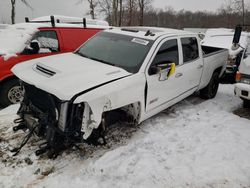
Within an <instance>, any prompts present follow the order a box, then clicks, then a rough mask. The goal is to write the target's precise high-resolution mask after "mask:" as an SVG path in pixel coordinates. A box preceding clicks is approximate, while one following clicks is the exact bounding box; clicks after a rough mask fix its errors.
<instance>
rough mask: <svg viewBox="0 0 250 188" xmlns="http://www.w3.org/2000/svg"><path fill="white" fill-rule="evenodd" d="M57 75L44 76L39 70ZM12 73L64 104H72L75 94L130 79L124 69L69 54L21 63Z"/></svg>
mask: <svg viewBox="0 0 250 188" xmlns="http://www.w3.org/2000/svg"><path fill="white" fill-rule="evenodd" d="M37 65H38V66H40V67H42V68H45V69H47V70H49V71H52V72H54V73H55V74H54V75H53V76H48V75H45V74H44V73H42V72H40V71H39V70H38V69H37V68H36V67H37ZM12 72H13V73H14V74H15V75H16V76H17V77H18V78H20V79H21V80H23V81H24V82H26V83H29V84H31V85H35V86H36V87H37V88H40V89H42V90H44V91H47V92H49V93H51V94H53V95H55V96H57V97H58V98H59V99H61V100H70V99H71V98H72V97H73V96H74V95H75V94H77V93H80V92H82V91H85V90H87V89H89V88H92V87H95V86H97V85H100V84H103V83H106V82H108V81H111V80H114V79H118V78H121V77H124V76H128V75H130V74H131V73H128V72H127V71H125V70H124V69H121V68H118V67H114V66H110V65H107V64H104V63H100V62H97V61H94V60H91V59H87V58H83V57H81V56H79V55H76V54H73V53H66V54H60V55H54V56H50V57H44V58H40V59H34V60H31V61H27V62H25V63H20V64H17V65H16V66H14V68H12Z"/></svg>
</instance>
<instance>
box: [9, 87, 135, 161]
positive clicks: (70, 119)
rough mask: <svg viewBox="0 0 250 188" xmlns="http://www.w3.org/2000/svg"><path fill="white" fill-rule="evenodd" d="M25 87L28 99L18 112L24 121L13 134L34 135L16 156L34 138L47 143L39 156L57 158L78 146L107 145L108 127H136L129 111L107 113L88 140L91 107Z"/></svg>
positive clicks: (25, 97) (39, 152)
mask: <svg viewBox="0 0 250 188" xmlns="http://www.w3.org/2000/svg"><path fill="white" fill-rule="evenodd" d="M22 86H23V89H24V90H25V96H24V100H23V101H22V103H21V106H20V108H19V110H18V112H17V114H18V115H19V116H20V118H19V119H16V120H15V123H17V124H18V125H17V126H15V127H14V128H13V130H14V131H18V130H27V129H28V130H29V131H30V132H29V134H28V135H27V136H26V137H25V138H24V141H23V142H22V144H21V145H20V147H18V148H15V149H14V150H13V152H15V154H14V155H16V154H18V152H19V151H20V150H21V148H22V147H23V146H24V145H25V144H26V143H27V142H28V140H29V138H30V137H31V136H32V134H35V135H37V136H38V137H41V138H43V139H45V140H46V142H45V143H43V144H42V145H41V146H39V149H38V150H37V151H36V155H41V154H43V153H46V152H47V153H48V157H49V158H55V157H56V156H57V155H58V154H59V153H60V152H61V151H63V150H65V149H67V148H69V147H71V146H74V145H75V144H77V143H82V142H84V143H88V144H92V145H103V144H106V140H105V130H106V129H107V126H108V125H112V124H114V123H116V122H119V121H126V122H130V123H135V122H134V117H133V116H129V115H128V113H127V112H126V111H125V110H122V109H120V110H115V111H109V112H105V113H103V117H102V122H101V125H100V126H99V127H98V128H97V129H94V130H93V131H92V133H91V135H89V136H88V138H87V139H86V140H85V139H84V130H83V124H84V123H85V124H86V123H87V122H86V121H91V118H90V117H88V116H87V115H88V114H91V109H90V108H89V106H87V105H86V104H85V103H81V104H72V103H70V102H69V101H61V100H59V99H58V98H56V97H55V96H53V95H50V94H48V93H46V92H45V91H42V90H40V89H38V88H36V87H35V86H32V85H29V84H27V83H22Z"/></svg>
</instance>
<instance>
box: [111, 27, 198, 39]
mask: <svg viewBox="0 0 250 188" xmlns="http://www.w3.org/2000/svg"><path fill="white" fill-rule="evenodd" d="M108 32H112V33H117V34H125V35H129V36H134V37H139V38H143V39H149V40H156V39H157V38H158V37H160V36H163V35H169V36H176V35H177V36H179V35H197V34H195V33H192V32H188V31H183V30H178V29H170V28H162V27H139V26H138V27H136V26H135V27H122V28H113V29H112V30H109V31H108ZM146 33H148V35H147V34H146Z"/></svg>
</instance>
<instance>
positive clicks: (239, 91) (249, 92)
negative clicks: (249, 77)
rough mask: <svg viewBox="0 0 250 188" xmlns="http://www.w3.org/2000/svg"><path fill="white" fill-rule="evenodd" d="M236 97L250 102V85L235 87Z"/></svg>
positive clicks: (237, 85) (239, 84) (241, 84)
mask: <svg viewBox="0 0 250 188" xmlns="http://www.w3.org/2000/svg"><path fill="white" fill-rule="evenodd" d="M234 92H235V95H236V96H238V97H240V98H242V99H247V100H250V85H249V84H244V83H237V84H235V87H234Z"/></svg>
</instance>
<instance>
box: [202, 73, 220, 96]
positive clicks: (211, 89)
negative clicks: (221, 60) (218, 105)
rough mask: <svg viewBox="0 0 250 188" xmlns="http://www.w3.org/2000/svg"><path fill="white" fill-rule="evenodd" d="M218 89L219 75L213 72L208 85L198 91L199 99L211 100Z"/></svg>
mask: <svg viewBox="0 0 250 188" xmlns="http://www.w3.org/2000/svg"><path fill="white" fill-rule="evenodd" d="M218 88H219V73H218V72H214V73H213V75H212V78H211V80H210V82H209V83H208V85H207V86H206V87H205V88H203V89H202V90H200V97H201V98H203V99H212V98H214V97H215V96H216V94H217V91H218Z"/></svg>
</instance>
